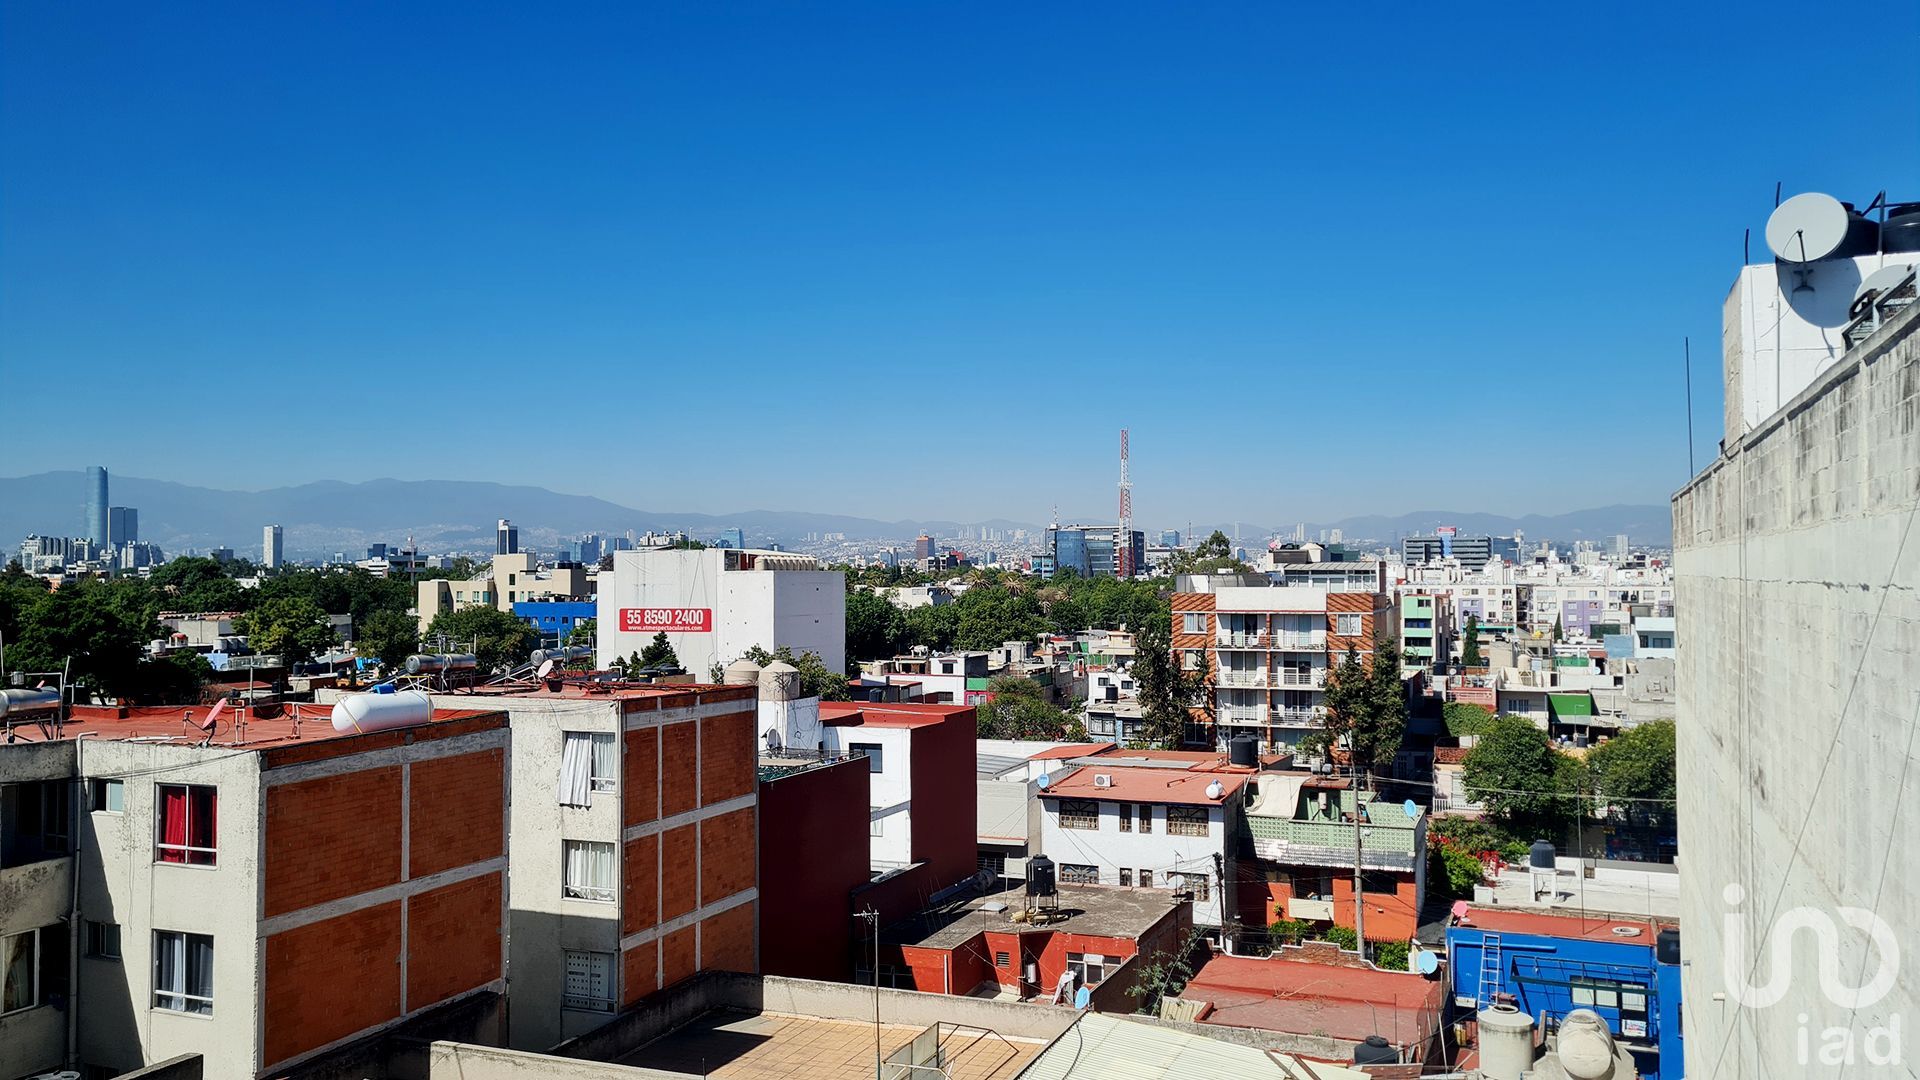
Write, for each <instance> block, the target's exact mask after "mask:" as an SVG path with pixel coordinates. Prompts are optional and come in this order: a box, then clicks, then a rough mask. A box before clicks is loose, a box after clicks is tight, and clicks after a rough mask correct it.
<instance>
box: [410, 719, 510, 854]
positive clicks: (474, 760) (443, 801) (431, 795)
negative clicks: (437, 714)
mask: <svg viewBox="0 0 1920 1080" xmlns="http://www.w3.org/2000/svg"><path fill="white" fill-rule="evenodd" d="M506 758H507V755H506V751H504V750H485V751H482V752H480V753H478V754H462V755H460V756H458V757H445V758H434V759H430V760H427V761H422V762H418V763H416V764H414V765H413V766H412V767H411V772H410V773H409V776H408V781H407V785H408V790H409V792H410V794H411V800H410V801H411V805H410V807H409V810H408V816H407V833H408V838H409V842H408V854H407V876H409V877H416V878H417V877H426V876H427V875H428V874H437V873H439V872H440V871H442V870H451V869H452V868H454V867H456V866H465V865H466V864H468V863H474V862H484V861H485V860H487V859H491V858H494V857H496V856H498V855H500V854H501V853H502V852H504V851H505V850H506V836H505V832H504V830H505V829H506V817H505V813H504V802H503V800H504V799H505V797H506V790H507V788H506Z"/></svg>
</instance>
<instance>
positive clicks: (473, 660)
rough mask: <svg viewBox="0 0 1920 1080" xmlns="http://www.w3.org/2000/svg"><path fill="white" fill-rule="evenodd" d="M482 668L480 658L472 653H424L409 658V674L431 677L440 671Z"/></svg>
mask: <svg viewBox="0 0 1920 1080" xmlns="http://www.w3.org/2000/svg"><path fill="white" fill-rule="evenodd" d="M479 666H480V658H479V657H477V656H474V655H473V654H472V653H447V654H445V655H441V656H434V655H431V654H427V653H422V654H419V655H416V656H409V657H407V674H409V675H431V674H433V673H435V672H439V671H471V670H473V669H474V668H476V667H479Z"/></svg>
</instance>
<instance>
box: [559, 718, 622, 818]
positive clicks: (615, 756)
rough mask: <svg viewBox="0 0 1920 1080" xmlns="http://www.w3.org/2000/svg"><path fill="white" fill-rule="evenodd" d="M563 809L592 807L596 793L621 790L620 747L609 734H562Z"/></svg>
mask: <svg viewBox="0 0 1920 1080" xmlns="http://www.w3.org/2000/svg"><path fill="white" fill-rule="evenodd" d="M560 735H561V741H560V805H561V806H576V807H585V806H591V805H593V795H594V792H605V793H609V794H610V793H612V792H613V791H615V790H616V789H618V788H619V786H620V781H619V776H620V762H619V747H618V744H616V743H615V742H614V738H615V737H614V734H613V733H612V732H610V731H606V732H601V731H563V732H561V733H560Z"/></svg>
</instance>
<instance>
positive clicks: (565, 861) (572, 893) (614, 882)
mask: <svg viewBox="0 0 1920 1080" xmlns="http://www.w3.org/2000/svg"><path fill="white" fill-rule="evenodd" d="M575 845H582V846H585V847H589V848H593V847H602V848H606V849H607V853H608V858H607V870H608V877H607V883H606V885H605V886H604V887H602V886H599V885H595V884H593V883H592V882H580V883H575V882H573V881H569V880H568V878H567V867H568V866H570V865H571V864H572V862H573V860H572V859H570V858H568V857H567V856H568V852H569V849H570V848H572V847H573V846H575ZM614 851H615V847H614V845H613V844H611V843H609V842H607V841H605V840H569V839H562V840H561V841H560V898H561V899H563V900H579V901H582V902H584V903H589V904H611V903H614V902H615V901H617V900H618V899H619V898H620V882H619V878H620V873H619V871H618V870H617V869H616V868H615V867H614ZM586 862H587V865H588V866H589V867H591V866H592V865H593V860H592V858H591V857H590V856H589V858H588V859H587V860H586ZM599 893H604V894H605V895H604V896H602V895H595V894H599Z"/></svg>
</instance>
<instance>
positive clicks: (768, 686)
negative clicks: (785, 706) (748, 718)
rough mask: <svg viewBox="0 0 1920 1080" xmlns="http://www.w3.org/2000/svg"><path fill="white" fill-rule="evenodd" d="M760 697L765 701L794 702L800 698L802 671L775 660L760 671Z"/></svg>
mask: <svg viewBox="0 0 1920 1080" xmlns="http://www.w3.org/2000/svg"><path fill="white" fill-rule="evenodd" d="M760 697H761V699H762V700H765V701H794V700H796V699H798V698H799V697H800V669H799V668H797V667H794V666H793V665H792V664H789V663H787V662H785V661H783V660H775V661H774V662H773V663H771V664H768V665H767V666H766V667H765V668H763V669H761V671H760Z"/></svg>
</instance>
